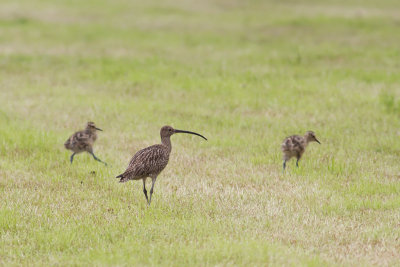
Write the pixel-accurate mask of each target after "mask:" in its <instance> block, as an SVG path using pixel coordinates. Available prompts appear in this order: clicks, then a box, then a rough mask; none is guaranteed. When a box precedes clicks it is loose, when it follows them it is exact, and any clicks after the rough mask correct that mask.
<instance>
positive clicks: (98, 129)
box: [95, 127, 103, 131]
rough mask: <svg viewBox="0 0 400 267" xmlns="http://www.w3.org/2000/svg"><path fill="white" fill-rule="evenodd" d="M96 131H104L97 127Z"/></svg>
mask: <svg viewBox="0 0 400 267" xmlns="http://www.w3.org/2000/svg"><path fill="white" fill-rule="evenodd" d="M95 129H96V130H98V131H103V130H102V129H100V128H97V127H95Z"/></svg>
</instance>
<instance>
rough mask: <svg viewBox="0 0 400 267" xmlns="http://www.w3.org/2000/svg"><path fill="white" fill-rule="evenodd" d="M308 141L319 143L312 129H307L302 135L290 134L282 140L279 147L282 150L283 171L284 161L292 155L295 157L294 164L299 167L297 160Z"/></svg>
mask: <svg viewBox="0 0 400 267" xmlns="http://www.w3.org/2000/svg"><path fill="white" fill-rule="evenodd" d="M310 142H317V143H318V144H321V143H320V142H319V141H318V139H317V137H316V136H315V133H314V132H313V131H308V132H307V133H306V134H305V135H304V136H299V135H292V136H289V137H287V138H286V139H285V140H283V143H282V147H281V148H282V152H283V171H285V168H286V162H287V161H288V160H290V159H291V158H293V157H296V158H297V161H296V166H297V167H299V160H300V158H301V156H302V155H303V153H304V151H305V150H306V147H307V145H308V143H310Z"/></svg>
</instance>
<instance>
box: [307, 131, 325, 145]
mask: <svg viewBox="0 0 400 267" xmlns="http://www.w3.org/2000/svg"><path fill="white" fill-rule="evenodd" d="M305 138H306V140H307V142H317V143H318V144H321V143H320V142H319V141H318V139H317V137H316V136H315V133H314V132H313V131H308V132H306V135H305Z"/></svg>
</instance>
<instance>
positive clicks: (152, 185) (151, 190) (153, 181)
mask: <svg viewBox="0 0 400 267" xmlns="http://www.w3.org/2000/svg"><path fill="white" fill-rule="evenodd" d="M156 180H157V176H156V177H151V181H152V184H151V189H150V201H149V206H150V203H151V196H152V195H153V188H154V184H155V183H156Z"/></svg>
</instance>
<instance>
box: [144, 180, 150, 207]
mask: <svg viewBox="0 0 400 267" xmlns="http://www.w3.org/2000/svg"><path fill="white" fill-rule="evenodd" d="M143 193H144V196H145V197H146V200H147V203H148V204H149V205H150V203H149V198H148V197H147V190H146V178H144V179H143Z"/></svg>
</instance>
